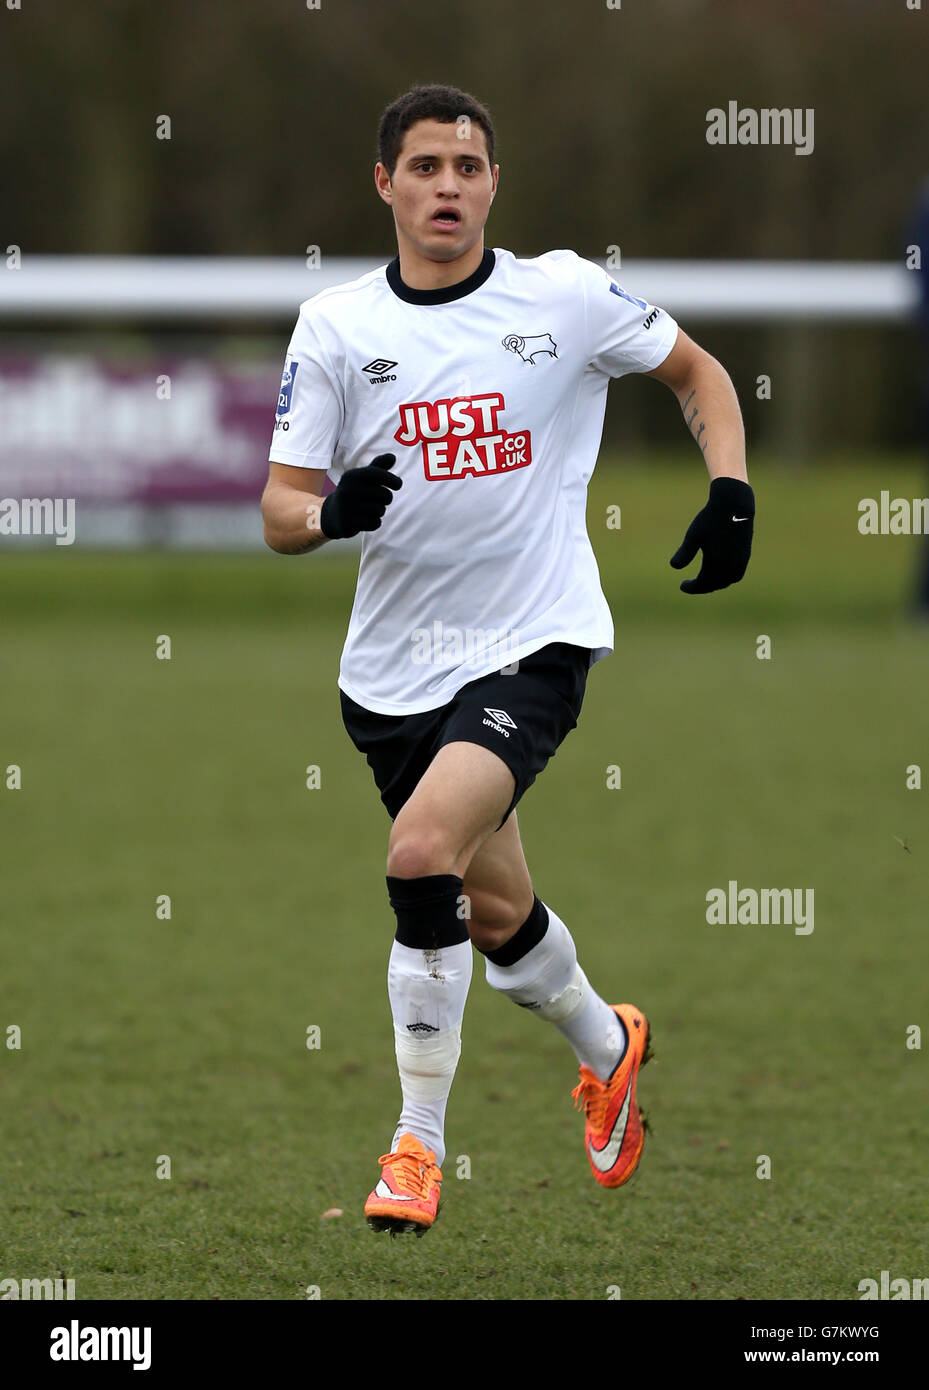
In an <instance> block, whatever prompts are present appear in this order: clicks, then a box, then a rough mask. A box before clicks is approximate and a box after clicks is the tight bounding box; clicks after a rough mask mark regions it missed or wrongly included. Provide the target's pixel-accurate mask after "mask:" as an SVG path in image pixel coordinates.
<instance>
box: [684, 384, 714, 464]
mask: <svg viewBox="0 0 929 1390" xmlns="http://www.w3.org/2000/svg"><path fill="white" fill-rule="evenodd" d="M696 394H697V391H696V387H694V389H693V390H692V391H691V393H690V395H689V396H688V397H687V399H686V401H685V402H684V404H683V405H682V406H681V410H682V411H683V412H684V419H685V420H687V428H688V429H689V430H690V432H691V434H692V435H693V437H694V439H695V440H696V441H697V444H698V445H699V446H700V452H701V453H702V454H703V455H704V457H705V456H706V446H707V444H708V442H709V441H708V440H706V439H704V440H703V442H702V443H701V442H700V437H701V435H702V434H703V431H704V430H705V429H706V425H705V424H704V423H703V421H702V420H701V421H700V425H699V427H698V428H697V429H694V421H695V420H696V418H697V416H698V415H699V414H700V412H699V410H698V409H697V407H696V406H694V408H693V413H692V414H691V416H690V418H689V419H688V417H687V407H688V406H689V405H690V402H691V401H692V400H693V398H694V396H695V395H696Z"/></svg>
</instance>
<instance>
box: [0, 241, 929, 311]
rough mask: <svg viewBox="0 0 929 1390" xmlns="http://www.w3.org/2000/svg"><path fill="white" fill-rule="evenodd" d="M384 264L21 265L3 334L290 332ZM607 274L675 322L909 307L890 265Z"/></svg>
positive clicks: (757, 265) (10, 281)
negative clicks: (211, 322) (54, 326)
mask: <svg viewBox="0 0 929 1390" xmlns="http://www.w3.org/2000/svg"><path fill="white" fill-rule="evenodd" d="M388 259H389V258H388ZM383 264H385V261H383V260H381V261H377V260H367V259H364V260H362V259H355V258H343V257H331V258H329V257H323V259H322V262H321V264H320V266H319V268H318V269H312V270H311V269H308V268H307V266H306V264H305V263H304V262H303V261H302V260H300V259H295V258H290V257H283V256H281V257H269V256H254V257H229V256H199V257H186V256H160V257H148V256H30V255H28V254H27V255H24V256H23V258H22V264H21V267H20V268H19V269H18V270H10V269H7V270H5V271H0V325H3V324H8V323H10V322H11V321H16V322H21V321H24V320H27V321H29V322H30V324H31V325H33V326H34V325H35V324H36V323H37V322H42V321H45V320H61V319H68V320H73V319H93V320H99V319H119V318H126V317H130V318H144V319H149V320H157V319H173V320H177V319H193V318H211V319H217V318H222V319H229V318H233V319H234V318H266V319H269V320H281V319H283V320H288V319H291V318H293V317H295V316H296V311H297V306H298V305H299V304H300V303H301V302H302V301H303V300H305V299H309V298H311V297H312V296H313V295H315V294H318V293H319V291H320V290H324V289H328V288H329V286H330V285H339V284H344V283H345V282H346V281H348V280H354V279H356V278H357V277H358V276H359V275H363V274H365V273H366V272H367V271H369V270H373V269H375V268H376V267H377V266H378V265H383ZM600 264H603V261H602V260H601V261H600ZM609 270H610V274H611V275H612V276H613V278H614V279H615V280H618V281H619V283H620V284H622V285H623V286H625V287H626V288H628V289H629V290H631V291H632V292H633V293H635V294H638V295H640V296H641V297H642V298H646V299H649V300H650V301H651V302H652V303H653V304H658V305H660V306H661V307H662V308H665V309H667V310H668V312H669V313H671V314H673V315H674V316H675V317H676V318H680V319H684V320H696V319H706V320H715V321H716V322H730V323H734V322H746V323H751V322H754V323H758V322H771V321H790V320H793V321H798V322H803V321H807V322H809V321H817V320H818V321H830V322H834V321H844V322H848V323H855V322H858V323H874V322H887V323H902V322H904V321H905V320H906V319H908V318H909V317H910V316H911V315H912V314H913V312H914V310H915V308H916V304H917V300H918V290H917V277H916V275H915V273H914V272H912V271H907V270H905V269H904V268H903V265H902V263H897V262H895V261H891V262H883V261H658V260H631V259H630V260H627V261H624V262H623V264H622V266H621V267H615V266H611V267H610V268H609Z"/></svg>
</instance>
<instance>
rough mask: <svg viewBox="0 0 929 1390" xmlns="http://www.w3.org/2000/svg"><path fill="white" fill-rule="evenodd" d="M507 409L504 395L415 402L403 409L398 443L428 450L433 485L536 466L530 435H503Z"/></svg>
mask: <svg viewBox="0 0 929 1390" xmlns="http://www.w3.org/2000/svg"><path fill="white" fill-rule="evenodd" d="M505 409H506V403H505V401H504V399H503V397H502V395H499V394H496V393H495V394H492V395H487V396H452V397H451V398H450V399H448V400H443V401H413V402H412V403H411V404H409V405H401V406H400V420H401V422H402V423H401V425H400V428H399V429H398V430H397V432H396V434H395V435H394V439H396V441H397V443H398V444H406V445H408V446H412V445H414V444H421V445H422V447H423V471H424V473H425V476H426V478H427V479H428V480H429V481H430V482H440V481H442V480H444V479H447V478H463V477H465V475H466V474H471V476H472V477H475V478H483V477H487V476H489V475H491V474H496V473H506V472H508V471H510V470H511V469H514V468H525V467H526V466H527V464H530V463H531V462H532V441H531V438H530V434H529V431H528V430H517V431H510V430H505V429H503V428H502V427H501V426H500V425H499V424H498V419H497V417H498V416H499V414H500V412H501V411H502V410H505Z"/></svg>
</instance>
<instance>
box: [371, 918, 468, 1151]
mask: <svg viewBox="0 0 929 1390" xmlns="http://www.w3.org/2000/svg"><path fill="white" fill-rule="evenodd" d="M473 964H474V955H473V952H472V949H471V942H470V941H461V942H459V943H458V944H457V945H455V946H443V947H442V948H441V949H440V950H438V951H421V950H414V949H413V948H412V947H410V946H401V944H400V942H399V941H396V940H395V941H394V942H393V945H392V946H391V950H390V963H389V965H388V969H387V992H388V994H389V996H390V1008H391V1012H392V1014H393V1019H394V1044H395V1049H396V1054H397V1066H398V1068H399V1071H400V1086H401V1089H402V1092H403V1109H402V1110H401V1112H400V1119H399V1120H398V1122H397V1128H396V1131H395V1133H394V1137H393V1141H392V1143H391V1152H393V1151H394V1150H395V1149H396V1147H397V1141H398V1139H399V1138H400V1135H401V1134H406V1133H410V1134H414V1135H415V1136H416V1138H417V1139H419V1140H421V1141H422V1142H423V1143H424V1144H425V1146H426V1148H427V1149H434V1150H435V1157H436V1162H437V1163H439V1164H441V1163H442V1162H443V1160H444V1158H445V1107H446V1105H447V1104H448V1095H449V1092H450V1091H451V1089H452V1082H453V1080H454V1079H455V1068H456V1067H457V1065H458V1058H459V1056H460V1055H461V1021H462V1019H463V1017H464V1008H465V1002H466V1000H467V997H468V987H469V986H470V984H471V971H472V968H473Z"/></svg>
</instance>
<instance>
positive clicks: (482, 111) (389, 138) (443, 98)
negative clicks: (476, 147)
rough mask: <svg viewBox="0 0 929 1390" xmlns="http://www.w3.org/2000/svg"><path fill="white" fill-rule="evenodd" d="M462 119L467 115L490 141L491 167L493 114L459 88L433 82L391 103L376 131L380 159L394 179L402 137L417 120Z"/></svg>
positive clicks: (450, 122)
mask: <svg viewBox="0 0 929 1390" xmlns="http://www.w3.org/2000/svg"><path fill="white" fill-rule="evenodd" d="M459 116H468V117H469V118H470V119H471V120H472V121H473V122H474V123H475V125H479V126H480V128H481V130H483V132H484V138H485V139H486V141H487V156H488V158H489V160H490V167H491V169H492V168H493V164H494V126H493V121H492V120H491V119H490V112H489V111H488V110H487V107H486V106H483V105H482V104H481V103H480V102H479V101H478V100H477V98H476V97H473V96H471V95H470V93H468V92H462V91H461V90H460V88H458V87H443V86H441V85H439V84H438V83H432V84H430V85H429V86H427V87H411V88H410V90H409V91H408V92H404V93H403V96H400V97H397V99H396V101H392V102H391V103H390V105H389V106H388V107H387V109H386V110H385V112H384V114H383V115H382V116H381V123H380V126H379V127H378V132H377V157H378V159H379V160H380V161H381V163H382V164H383V165H384V166H385V168H386V169H387V172H388V174H390V176H391V178H393V174H394V170H395V169H396V167H397V160H398V159H399V158H400V149H401V147H402V145H403V137H404V136H405V135H406V132H407V131H408V130H409V128H410V126H411V125H415V124H416V122H417V121H441V122H442V123H443V124H448V125H454V124H455V123H456V122H457V120H458V117H459Z"/></svg>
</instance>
